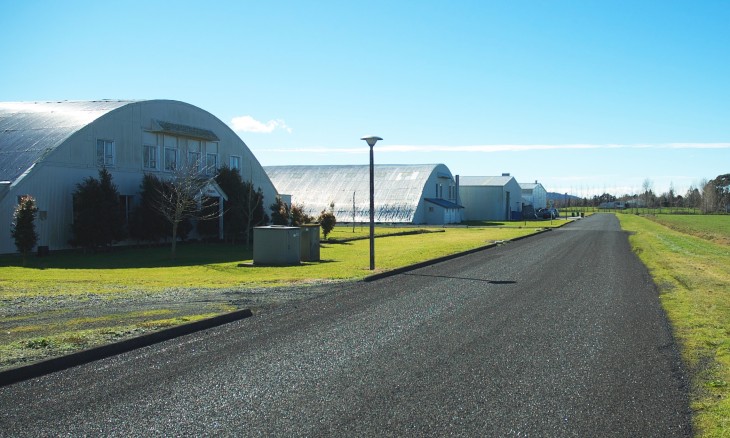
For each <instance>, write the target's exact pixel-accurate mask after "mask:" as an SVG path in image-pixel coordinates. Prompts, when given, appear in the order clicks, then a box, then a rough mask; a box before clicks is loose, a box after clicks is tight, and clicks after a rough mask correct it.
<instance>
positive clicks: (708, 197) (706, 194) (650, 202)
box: [556, 173, 730, 213]
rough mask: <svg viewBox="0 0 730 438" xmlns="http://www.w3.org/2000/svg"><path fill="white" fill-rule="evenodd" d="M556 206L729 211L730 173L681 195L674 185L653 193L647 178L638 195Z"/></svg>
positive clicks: (599, 197) (603, 196)
mask: <svg viewBox="0 0 730 438" xmlns="http://www.w3.org/2000/svg"><path fill="white" fill-rule="evenodd" d="M556 201H557V202H558V206H559V207H561V208H564V207H571V206H573V207H599V206H600V205H602V204H606V203H611V202H613V203H615V202H621V203H622V205H623V206H624V207H625V208H648V209H668V210H671V209H693V210H697V211H700V212H702V213H716V212H728V208H730V173H727V174H724V175H718V176H717V177H716V178H714V179H711V180H707V179H705V180H702V181H701V182H700V183H699V184H698V185H697V186H695V185H692V186H690V187H689V189H688V190H687V191H686V192H685V193H684V194H680V193H677V192H676V191H675V189H674V186H673V185H670V186H669V190H667V191H666V192H664V193H661V194H658V193H656V192H654V187H653V183H652V181H651V180H650V179H646V180H644V182H643V184H642V190H641V192H639V193H634V194H624V195H621V196H616V195H612V194H610V193H603V194H600V195H595V196H593V197H591V198H587V197H585V198H582V199H578V200H570V201H568V202H566V201H564V200H561V199H556Z"/></svg>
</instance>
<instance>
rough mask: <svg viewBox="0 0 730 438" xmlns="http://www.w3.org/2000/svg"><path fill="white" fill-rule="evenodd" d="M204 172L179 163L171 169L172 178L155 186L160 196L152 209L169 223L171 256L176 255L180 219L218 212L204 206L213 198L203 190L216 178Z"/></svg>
mask: <svg viewBox="0 0 730 438" xmlns="http://www.w3.org/2000/svg"><path fill="white" fill-rule="evenodd" d="M205 175H206V172H204V171H203V172H201V171H199V170H198V168H197V167H196V166H181V167H178V168H176V169H175V170H173V172H172V177H171V178H170V179H169V180H167V181H164V183H163V184H161V185H160V187H159V188H158V191H159V199H158V202H157V204H156V205H154V208H155V209H156V210H157V211H159V212H160V214H161V215H162V216H163V217H164V218H165V220H166V221H168V222H169V223H170V225H171V226H172V247H171V248H170V257H171V258H173V259H174V258H175V257H176V255H177V232H178V227H179V225H180V223H181V222H182V221H184V220H185V219H197V220H207V219H213V218H215V217H218V216H219V215H220V214H219V213H218V212H217V211H216V212H211V211H210V209H209V208H206V207H208V206H209V205H208V204H212V203H214V201H212V199H210V198H208V197H206V196H204V193H205V189H206V188H207V187H208V186H209V185H210V184H211V183H213V182H214V181H215V178H214V177H207V176H205ZM204 212H206V213H204Z"/></svg>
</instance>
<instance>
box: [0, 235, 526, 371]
mask: <svg viewBox="0 0 730 438" xmlns="http://www.w3.org/2000/svg"><path fill="white" fill-rule="evenodd" d="M413 231H420V232H422V233H421V234H410V235H399V236H388V235H389V234H392V233H403V232H413ZM424 231H425V233H423V232H424ZM536 231H537V229H535V228H448V229H437V228H429V229H422V230H415V229H413V228H410V229H409V228H399V227H380V228H378V229H377V235H378V236H380V237H378V238H377V239H376V242H375V247H376V267H377V269H376V271H375V272H383V271H387V270H391V269H395V268H399V267H402V266H406V265H410V264H414V263H418V262H422V261H426V260H430V259H434V258H437V257H441V256H445V255H449V254H454V253H457V252H461V251H465V250H469V249H474V248H477V247H481V246H485V245H487V244H490V243H492V242H494V241H501V240H509V239H513V238H516V237H521V236H525V235H528V234H532V233H535V232H536ZM356 232H359V233H360V235H359V236H353V234H357V233H352V229H351V228H350V229H349V230H346V229H339V228H336V229H335V232H333V233H332V235H331V236H330V237H331V238H333V239H334V240H333V241H328V242H324V243H323V244H322V245H321V261H320V262H311V263H302V264H301V265H299V266H290V267H255V266H248V267H241V266H239V265H241V264H246V263H250V262H251V261H252V260H251V259H252V251H251V249H250V248H247V247H245V246H234V245H224V244H184V245H180V246H179V247H178V253H177V258H176V259H175V260H174V261H172V260H170V250H169V247H166V246H165V247H154V248H115V249H114V251H111V252H108V253H102V254H82V253H79V252H64V253H54V254H52V255H51V256H50V257H43V258H38V257H31V258H30V259H29V260H28V264H27V266H26V267H21V259H20V257H19V256H17V255H14V256H4V257H0V369H2V368H9V367H12V366H17V365H19V364H25V363H28V362H32V361H36V360H40V359H44V358H48V357H52V356H57V355H61V354H65V353H68V352H71V351H76V350H80V349H84V348H89V347H93V346H96V345H100V344H104V343H108V342H112V341H115V340H118V339H125V338H128V337H132V336H136V335H139V334H143V333H145V332H148V331H150V330H156V329H159V328H164V327H169V326H172V325H177V324H182V323H185V322H190V321H194V320H198V319H201V318H206V317H210V316H213V315H215V314H220V313H223V312H227V311H231V310H235V309H237V308H240V307H238V306H237V305H236V304H234V303H232V302H231V301H229V300H228V298H229V295H228V294H232V295H235V297H240V294H239V292H240V291H248V290H254V291H255V292H252V293H255V294H256V296H257V301H256V302H264V303H268V305H273V304H275V303H277V302H279V301H282V302H283V301H286V300H287V299H289V298H290V297H289V296H286V297H284V298H280V297H281V296H283V294H286V293H287V292H286V290H287V289H291V290H293V288H295V287H297V286H302V285H307V284H317V283H321V282H330V281H338V280H339V281H342V280H356V279H362V278H364V277H366V276H368V275H370V274H372V273H373V271H370V270H369V260H370V259H369V240H368V239H362V237H364V236H367V235H368V233H369V229H367V231H365V232H363V231H362V230H358V229H357V227H356ZM352 237H360V238H361V239H360V240H352V241H345V240H346V239H349V238H352ZM267 291H270V292H267ZM262 295H264V296H268V298H267V297H264V298H260V297H261V296H262ZM303 296H306V295H303ZM221 298H223V299H221ZM248 306H249V305H248V304H246V305H245V307H248Z"/></svg>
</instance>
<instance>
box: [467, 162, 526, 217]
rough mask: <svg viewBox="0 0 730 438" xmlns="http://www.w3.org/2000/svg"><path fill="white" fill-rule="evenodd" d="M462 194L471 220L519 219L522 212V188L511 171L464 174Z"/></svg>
mask: <svg viewBox="0 0 730 438" xmlns="http://www.w3.org/2000/svg"><path fill="white" fill-rule="evenodd" d="M459 194H460V199H461V203H462V205H463V206H464V220H467V221H508V220H512V219H518V218H519V217H520V215H521V212H522V189H521V188H520V185H519V184H518V183H517V180H515V178H514V177H512V176H510V174H508V173H505V174H502V176H462V177H461V178H460V180H459Z"/></svg>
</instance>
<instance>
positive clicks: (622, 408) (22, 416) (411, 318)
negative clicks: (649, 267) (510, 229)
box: [0, 215, 691, 437]
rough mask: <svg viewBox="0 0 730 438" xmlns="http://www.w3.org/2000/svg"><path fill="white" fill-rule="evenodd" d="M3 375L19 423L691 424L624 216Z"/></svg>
mask: <svg viewBox="0 0 730 438" xmlns="http://www.w3.org/2000/svg"><path fill="white" fill-rule="evenodd" d="M339 288H340V289H341V290H338V291H332V292H330V293H328V294H326V295H324V296H321V297H318V298H316V299H311V300H308V301H305V302H301V303H298V304H296V305H289V306H286V307H283V308H280V309H278V310H276V311H272V312H269V313H265V314H262V315H260V316H256V317H253V318H248V319H246V320H242V321H239V322H236V323H232V324H228V325H226V326H222V327H218V328H215V329H211V330H207V331H204V332H200V333H196V334H193V335H189V336H186V337H183V338H179V339H176V340H172V341H168V342H164V343H161V344H158V345H155V346H152V347H147V348H143V349H140V350H136V351H133V352H130V353H127V354H123V355H119V356H116V357H113V358H109V359H105V360H101V361H97V362H93V363H90V364H87V365H83V366H79V367H76V368H72V369H68V370H65V371H62V372H58V373H54V374H51V375H48V376H44V377H41V378H37V379H33V380H29V381H25V382H21V383H17V384H14V385H10V386H6V387H2V388H0V407H1V409H0V435H2V436H47V435H53V436H80V435H91V436H100V435H105V436H122V435H124V436H150V435H157V436H162V435H165V436H171V435H186V436H204V435H218V436H220V435H237V436H550V437H555V436H581V437H586V436H621V437H627V436H641V437H649V436H662V437H667V436H690V435H691V426H690V410H689V407H688V396H687V381H686V377H685V375H684V374H683V368H682V365H681V362H680V360H679V356H678V354H677V348H676V345H675V344H674V341H673V339H672V336H671V333H670V330H669V328H668V324H667V322H666V320H665V316H664V314H663V312H662V310H661V308H660V306H659V303H658V298H657V292H656V289H655V288H654V286H653V284H652V282H651V279H650V277H649V276H648V274H647V272H646V270H645V269H644V267H643V266H642V265H641V264H640V262H639V261H638V259H637V258H636V257H635V256H634V255H633V254H632V253H631V251H630V248H629V245H628V241H627V236H626V234H625V233H624V232H621V231H620V229H619V226H618V221H617V220H616V219H615V218H614V217H613V216H610V215H597V216H593V217H590V218H586V219H585V220H581V221H578V222H577V223H574V224H571V225H569V226H566V227H563V228H562V229H559V230H555V231H552V232H550V233H545V234H542V235H540V236H536V237H532V238H529V239H525V240H522V241H519V242H513V243H509V244H506V245H503V246H501V247H498V248H493V249H490V250H486V251H483V252H480V253H476V254H472V255H469V256H465V257H461V258H458V259H454V260H451V261H448V262H443V263H439V264H436V265H433V266H430V267H426V268H422V269H419V270H416V271H412V272H409V273H406V274H401V275H397V276H394V277H390V278H387V279H384V280H379V281H375V282H371V283H363V282H359V283H354V284H348V285H346V286H342V285H340V286H339Z"/></svg>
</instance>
